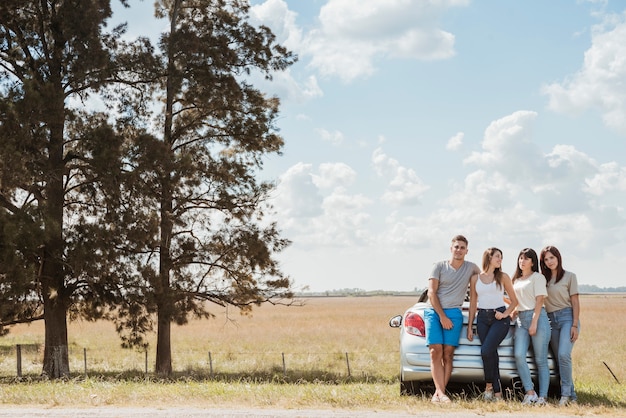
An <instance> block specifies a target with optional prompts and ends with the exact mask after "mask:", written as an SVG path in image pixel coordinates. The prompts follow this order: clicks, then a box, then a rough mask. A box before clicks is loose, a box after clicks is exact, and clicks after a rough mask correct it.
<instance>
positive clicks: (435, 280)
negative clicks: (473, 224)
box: [424, 235, 480, 403]
mask: <svg viewBox="0 0 626 418" xmlns="http://www.w3.org/2000/svg"><path fill="white" fill-rule="evenodd" d="M467 244H468V243H467V238H465V237H464V236H463V235H457V236H455V237H454V238H452V245H451V247H450V252H451V253H452V256H451V258H450V260H445V261H440V262H438V263H435V264H434V266H433V269H432V271H431V274H430V277H429V280H428V305H429V307H428V308H426V309H425V310H424V322H425V325H426V344H428V347H429V349H430V370H431V374H432V376H433V383H434V384H435V394H434V395H433V398H432V402H446V403H447V402H450V398H448V397H447V396H446V386H447V385H448V381H449V380H450V376H451V375H452V360H453V357H454V350H455V348H456V347H457V346H458V345H459V338H460V337H461V329H462V328H463V312H462V311H461V307H462V306H463V301H464V300H465V296H466V294H467V288H468V286H469V282H470V278H471V277H472V276H473V275H474V274H478V273H480V269H479V268H478V266H477V265H476V264H474V263H472V262H469V261H465V255H466V254H467V251H468V250H467Z"/></svg>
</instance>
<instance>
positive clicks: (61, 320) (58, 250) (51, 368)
mask: <svg viewBox="0 0 626 418" xmlns="http://www.w3.org/2000/svg"><path fill="white" fill-rule="evenodd" d="M54 67H60V65H58V64H55V65H54ZM59 73H60V72H56V73H55V72H54V71H52V76H51V85H52V86H53V88H51V89H50V94H49V95H47V94H44V95H43V98H44V99H47V100H48V109H47V114H48V117H49V119H48V123H47V125H48V127H49V130H50V138H49V142H48V164H47V167H46V173H47V179H46V186H45V198H44V199H43V200H42V201H40V206H41V210H42V213H43V220H44V240H43V259H42V261H41V262H42V266H41V277H40V281H41V292H42V297H43V306H44V321H45V328H46V330H45V349H44V363H43V373H44V374H46V375H47V376H48V377H50V378H53V379H56V378H59V377H65V376H68V375H69V373H70V365H69V357H68V344H67V307H68V305H69V300H68V298H69V295H68V292H67V289H66V287H65V268H64V260H63V256H64V254H63V253H64V247H65V241H64V239H63V213H64V212H63V211H64V204H65V193H64V187H63V173H64V172H65V164H64V162H63V150H64V148H63V135H64V130H65V104H64V94H63V88H62V84H61V79H60V76H59V75H58V74H59Z"/></svg>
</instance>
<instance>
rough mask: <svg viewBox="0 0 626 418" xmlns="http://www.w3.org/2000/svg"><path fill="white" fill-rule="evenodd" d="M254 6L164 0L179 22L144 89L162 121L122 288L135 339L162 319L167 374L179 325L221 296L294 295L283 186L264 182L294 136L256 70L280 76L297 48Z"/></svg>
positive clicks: (141, 181) (131, 190)
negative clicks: (280, 122)
mask: <svg viewBox="0 0 626 418" xmlns="http://www.w3.org/2000/svg"><path fill="white" fill-rule="evenodd" d="M248 8H249V5H248V2H247V1H232V0H231V1H223V0H196V1H185V0H175V1H161V2H157V15H159V16H162V17H164V18H166V19H168V21H169V22H170V31H169V32H167V33H164V34H163V35H162V37H161V40H160V45H159V53H158V64H159V65H158V69H157V70H155V71H153V74H155V75H156V77H155V78H154V80H155V82H154V83H150V84H149V88H148V89H147V90H145V91H143V93H142V97H143V98H144V100H145V97H147V96H148V95H150V97H152V99H153V103H152V105H151V106H144V108H143V111H140V110H137V112H136V115H137V117H138V118H139V119H141V118H149V119H148V120H146V121H145V122H144V123H143V125H144V126H146V127H150V128H149V129H148V128H147V129H146V130H145V131H144V134H142V135H138V136H137V141H136V142H135V145H134V148H133V150H132V153H131V154H130V157H129V159H128V165H129V169H128V177H127V181H126V182H125V183H124V187H125V190H124V193H123V195H124V196H126V197H127V201H126V202H127V203H126V204H125V205H124V208H125V211H123V215H122V216H125V217H126V218H127V219H133V220H135V221H134V225H133V226H132V227H129V228H126V232H127V233H128V234H130V235H131V236H132V237H131V236H129V237H128V239H126V242H128V243H132V246H133V248H132V251H130V252H129V253H128V255H127V257H128V259H129V260H133V263H134V269H135V271H136V274H135V275H134V276H132V277H134V282H133V283H132V285H130V286H125V287H124V290H123V294H120V299H121V300H122V301H123V302H122V304H121V305H118V306H117V308H118V311H117V312H118V313H119V317H118V319H117V323H118V330H119V331H120V333H121V335H122V337H123V339H124V341H125V344H127V345H128V346H136V345H139V346H142V345H145V344H146V343H145V335H146V332H148V331H151V330H153V329H155V328H156V331H157V358H156V370H157V372H158V373H160V374H164V375H167V374H169V373H171V346H170V334H171V329H170V327H171V324H172V323H177V324H184V323H186V322H187V320H188V319H189V317H190V316H196V317H208V316H210V315H211V314H210V309H211V306H212V305H213V306H214V305H215V304H217V305H221V306H224V305H232V306H237V307H239V308H241V310H242V312H244V313H245V312H249V311H250V309H251V308H252V306H255V305H259V304H261V303H263V302H271V303H282V302H279V301H281V300H282V301H284V300H287V299H289V298H291V297H292V290H291V282H290V280H289V278H288V277H286V276H285V275H284V274H283V273H282V272H281V271H280V269H279V266H278V263H277V261H276V260H275V258H274V254H275V253H278V252H280V251H281V250H283V249H284V248H285V247H286V246H287V245H288V244H289V241H288V240H286V239H284V238H281V237H280V234H279V231H278V229H277V226H276V225H275V224H273V223H267V222H265V221H264V218H265V215H266V213H265V211H266V210H270V209H271V208H270V207H269V206H268V205H267V198H268V195H269V193H270V191H271V190H272V188H273V185H272V184H269V183H264V182H260V181H258V180H257V176H258V170H259V169H261V168H262V161H263V158H264V156H265V155H267V154H272V153H273V154H279V153H280V151H281V149H282V146H283V140H282V138H281V137H280V136H279V135H278V134H277V130H276V129H275V126H274V123H275V121H276V118H277V115H278V105H279V102H278V99H277V98H273V97H267V96H266V95H264V94H263V93H262V92H261V91H259V90H257V89H255V88H254V87H253V85H252V84H251V82H249V79H250V78H251V74H264V75H265V76H266V77H271V74H272V73H273V72H275V71H280V70H284V69H285V68H287V66H288V65H290V64H291V63H293V62H294V61H295V58H294V57H293V56H292V55H291V54H290V53H289V52H288V51H286V50H285V49H284V48H283V47H281V46H280V45H277V44H276V42H275V38H274V35H273V34H272V33H271V32H270V31H269V29H267V28H264V27H261V28H258V27H254V26H252V25H251V24H249V23H248V20H247V19H248V13H249V9H248ZM146 68H147V67H146ZM146 78H151V77H146ZM126 96H128V95H126ZM160 106H162V107H160ZM127 280H131V279H127ZM154 315H156V320H155V322H156V323H154V322H153V321H152V319H153V318H155V317H154ZM155 325H156V327H155Z"/></svg>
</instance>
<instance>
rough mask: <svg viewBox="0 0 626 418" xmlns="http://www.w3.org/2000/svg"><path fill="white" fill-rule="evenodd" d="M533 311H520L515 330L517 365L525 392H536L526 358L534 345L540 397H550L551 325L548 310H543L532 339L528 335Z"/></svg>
mask: <svg viewBox="0 0 626 418" xmlns="http://www.w3.org/2000/svg"><path fill="white" fill-rule="evenodd" d="M533 312H534V311H533V310H528V311H520V312H519V313H518V316H517V326H516V328H515V349H514V350H515V364H516V365H517V372H518V373H519V377H520V379H521V380H522V385H523V386H524V390H525V391H526V392H528V391H529V390H534V385H533V381H532V377H531V375H530V367H528V362H527V359H526V356H527V355H528V347H529V344H530V342H532V345H533V353H534V355H535V365H536V366H537V377H538V379H537V380H538V382H539V391H538V393H539V396H543V397H544V398H545V397H547V396H548V386H549V385H550V369H549V368H548V345H549V344H550V336H551V331H550V323H549V322H548V315H547V314H546V310H545V309H544V308H541V312H540V314H539V319H538V321H537V333H536V334H535V335H533V336H532V337H531V336H530V335H529V334H528V328H530V324H531V321H532V317H533Z"/></svg>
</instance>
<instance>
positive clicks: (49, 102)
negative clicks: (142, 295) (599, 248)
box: [0, 0, 124, 378]
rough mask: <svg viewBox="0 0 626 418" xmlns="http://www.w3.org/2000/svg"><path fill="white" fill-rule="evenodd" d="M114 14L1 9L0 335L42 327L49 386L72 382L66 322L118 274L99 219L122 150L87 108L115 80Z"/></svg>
mask: <svg viewBox="0 0 626 418" xmlns="http://www.w3.org/2000/svg"><path fill="white" fill-rule="evenodd" d="M110 16H111V8H110V4H109V1H95V0H47V1H39V0H38V1H33V0H19V1H18V0H3V2H2V3H0V239H1V242H0V298H1V299H2V301H3V302H2V304H1V307H0V324H1V325H0V327H1V329H2V332H6V331H7V328H6V327H7V326H10V325H12V324H16V323H20V322H30V321H33V320H38V319H43V320H44V321H45V339H44V342H45V350H44V364H43V373H44V374H46V375H48V376H49V377H52V378H56V377H62V376H66V375H68V374H69V361H68V339H67V318H68V314H72V315H75V316H80V315H82V313H83V311H82V308H81V307H82V306H84V302H83V301H84V300H88V299H92V300H93V299H97V298H98V296H97V295H98V292H100V291H101V290H103V289H106V286H103V285H102V284H101V281H102V280H103V278H105V277H106V274H103V272H107V271H110V270H111V269H110V268H108V267H107V266H106V265H107V262H108V261H109V260H107V258H106V257H105V256H103V255H105V251H104V250H103V249H107V248H110V247H111V245H110V243H109V237H111V236H113V234H112V233H111V231H110V230H109V229H110V228H109V227H108V226H109V224H108V223H107V222H106V221H104V216H105V215H106V214H107V212H109V211H110V208H111V207H113V206H112V205H114V202H115V200H116V199H118V196H116V195H115V193H113V194H111V193H110V191H111V190H116V189H117V190H119V187H113V183H115V182H116V181H117V180H119V179H121V176H120V175H119V174H118V175H116V174H115V173H116V171H119V170H120V169H121V157H122V154H121V153H122V149H123V148H122V144H123V142H124V141H123V139H122V137H121V136H120V135H119V134H117V133H116V129H115V127H114V126H111V124H110V122H109V120H110V118H109V116H108V115H107V114H105V113H102V112H96V111H88V110H87V106H84V103H86V102H88V101H89V99H90V95H92V94H93V93H95V92H97V91H98V90H99V89H100V88H102V87H103V86H105V85H106V84H107V83H110V82H113V81H115V80H116V78H117V76H116V73H117V72H118V68H117V66H118V63H117V62H116V56H115V53H114V52H113V51H115V50H116V49H118V48H119V47H120V46H121V45H118V39H119V37H120V36H121V34H122V30H123V28H122V27H119V28H114V29H113V30H112V31H111V32H110V33H105V32H104V31H103V27H104V25H105V22H106V20H107V19H108V18H109V17H110ZM107 190H108V191H107ZM107 208H108V209H107Z"/></svg>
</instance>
